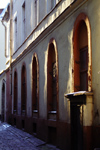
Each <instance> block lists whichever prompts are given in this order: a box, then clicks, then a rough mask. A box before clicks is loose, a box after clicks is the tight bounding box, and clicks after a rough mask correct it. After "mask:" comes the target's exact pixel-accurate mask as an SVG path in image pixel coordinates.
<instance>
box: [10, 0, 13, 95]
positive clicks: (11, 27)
mask: <svg viewBox="0 0 100 150" xmlns="http://www.w3.org/2000/svg"><path fill="white" fill-rule="evenodd" d="M12 2H13V0H10V94H11V95H12V66H11V63H12V33H13V32H12V29H13V25H12V19H13V17H12Z"/></svg>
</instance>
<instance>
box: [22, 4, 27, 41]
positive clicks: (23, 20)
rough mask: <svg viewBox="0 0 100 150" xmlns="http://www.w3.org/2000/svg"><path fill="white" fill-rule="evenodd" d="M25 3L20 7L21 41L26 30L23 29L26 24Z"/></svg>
mask: <svg viewBox="0 0 100 150" xmlns="http://www.w3.org/2000/svg"><path fill="white" fill-rule="evenodd" d="M25 17H26V16H25V2H24V3H23V5H22V40H23V41H24V40H25V36H26V29H25V24H26V18H25Z"/></svg>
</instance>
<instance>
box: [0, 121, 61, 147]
mask: <svg viewBox="0 0 100 150" xmlns="http://www.w3.org/2000/svg"><path fill="white" fill-rule="evenodd" d="M0 150H59V149H57V148H56V147H55V146H52V145H49V144H46V143H45V142H44V141H41V140H40V139H37V138H36V137H34V136H32V135H30V134H28V133H26V132H24V131H22V130H19V129H17V128H15V127H13V126H11V125H9V124H7V123H0Z"/></svg>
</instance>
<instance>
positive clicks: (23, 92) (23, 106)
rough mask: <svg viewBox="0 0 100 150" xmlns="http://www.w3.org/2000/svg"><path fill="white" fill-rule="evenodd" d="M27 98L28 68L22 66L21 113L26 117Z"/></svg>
mask: <svg viewBox="0 0 100 150" xmlns="http://www.w3.org/2000/svg"><path fill="white" fill-rule="evenodd" d="M26 97H27V88H26V67H25V65H23V66H22V74H21V113H22V115H26Z"/></svg>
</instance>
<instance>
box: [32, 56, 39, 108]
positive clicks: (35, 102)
mask: <svg viewBox="0 0 100 150" xmlns="http://www.w3.org/2000/svg"><path fill="white" fill-rule="evenodd" d="M37 87H38V85H37V62H36V58H35V57H34V59H33V99H32V106H33V107H32V108H33V111H34V110H37V109H38V89H37Z"/></svg>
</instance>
